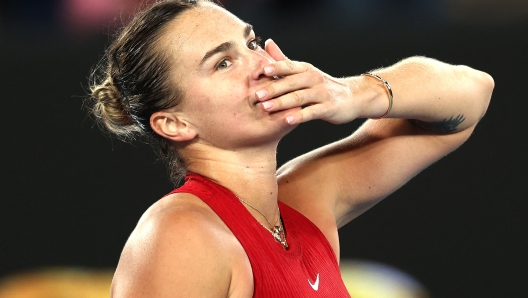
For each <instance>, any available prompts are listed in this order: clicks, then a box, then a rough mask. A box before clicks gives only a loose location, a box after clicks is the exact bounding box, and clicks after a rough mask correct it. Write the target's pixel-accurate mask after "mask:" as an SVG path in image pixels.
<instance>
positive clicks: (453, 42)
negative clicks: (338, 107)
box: [0, 0, 528, 297]
mask: <svg viewBox="0 0 528 298" xmlns="http://www.w3.org/2000/svg"><path fill="white" fill-rule="evenodd" d="M75 1H77V2H79V3H80V2H82V1H83V0H75ZM75 1H73V0H72V1H66V0H65V1H23V2H22V1H5V2H2V3H0V103H1V115H2V116H1V117H0V127H1V129H2V135H1V136H2V137H1V149H2V151H1V152H2V154H1V155H0V162H1V164H0V185H1V187H0V278H1V277H4V276H7V275H10V274H14V273H17V272H23V271H27V270H32V269H35V268H42V267H49V266H76V267H89V268H113V267H115V266H116V264H117V261H118V258H119V254H120V252H121V249H122V247H123V245H124V243H125V241H126V239H127V237H128V235H129V234H130V232H131V231H132V229H133V228H134V226H135V224H136V222H137V220H138V219H139V217H140V216H141V214H142V213H143V211H144V210H145V209H146V208H147V207H148V206H149V205H151V204H152V203H153V202H155V201H156V200H157V199H159V198H160V197H161V196H163V195H164V194H166V193H167V192H169V191H170V190H171V189H172V185H171V184H170V183H169V182H168V179H167V177H166V171H165V169H164V167H163V165H162V164H161V163H160V162H159V161H157V158H156V156H155V155H154V153H153V152H152V150H151V149H150V148H149V146H148V145H145V144H142V143H133V144H126V143H122V142H120V141H118V140H116V139H113V138H110V137H108V136H105V135H104V134H103V133H102V132H101V131H100V130H99V129H98V127H97V126H96V125H94V122H93V121H92V119H90V117H89V116H87V112H86V110H85V109H84V107H83V106H84V98H85V95H86V89H87V84H88V79H87V78H88V76H89V74H90V69H91V68H92V67H93V66H94V64H95V63H96V62H97V61H98V60H99V58H100V57H101V55H102V54H103V52H104V49H105V47H106V46H107V45H108V43H109V40H110V39H111V38H110V37H109V34H108V33H109V32H113V26H114V24H116V23H120V21H119V20H116V19H114V18H113V16H114V15H117V13H116V12H115V11H113V10H110V12H112V13H113V14H110V13H108V11H107V16H106V17H101V18H99V19H97V18H95V19H89V20H88V21H85V22H83V21H82V20H81V18H78V17H77V16H84V15H85V14H84V13H81V14H78V15H76V14H75V10H74V9H73V10H68V7H70V6H68V5H67V3H69V2H71V3H73V2H75ZM96 2H101V1H99V0H98V1H95V0H94V1H93V3H96ZM110 2H112V1H110ZM136 2H137V1H136ZM65 3H66V4H65ZM71 3H70V4H71ZM130 3H131V2H130ZM130 3H129V4H127V5H125V6H123V5H124V4H122V3H121V4H120V5H121V6H117V8H115V7H114V8H113V9H114V10H115V9H121V10H122V11H127V10H126V9H129V10H130V7H132V5H131V4H130ZM224 4H225V5H226V7H227V8H229V9H231V10H232V11H234V12H235V13H236V14H238V15H239V16H240V17H241V18H242V19H244V20H245V21H248V22H251V23H252V24H253V25H254V26H255V28H256V32H257V34H259V35H261V36H262V37H263V38H269V37H272V38H273V39H274V40H275V41H276V42H277V43H278V44H279V45H280V46H281V48H282V49H283V51H284V52H285V53H286V54H287V55H288V56H289V57H290V58H292V59H295V60H303V61H308V62H310V63H312V64H314V65H315V66H317V67H318V68H320V69H322V70H323V71H325V72H327V73H329V74H332V75H334V76H345V75H357V74H360V73H362V72H364V71H366V70H369V69H373V68H377V67H382V66H389V65H391V64H393V63H395V62H397V61H399V60H400V59H402V58H405V57H408V56H412V55H425V56H429V57H434V58H437V59H439V60H442V61H445V62H448V63H453V64H466V65H469V66H471V67H474V68H477V69H480V70H483V71H486V72H488V73H489V74H491V75H492V76H493V77H494V79H495V84H496V87H495V91H494V95H493V97H492V101H491V105H490V107H489V109H488V113H487V115H486V116H485V117H484V119H483V120H482V121H481V123H480V124H479V125H478V127H477V129H476V131H475V133H474V134H473V136H472V138H470V139H469V141H468V142H467V143H466V144H465V145H464V146H462V147H461V148H460V149H458V150H457V151H455V152H454V153H452V154H450V155H449V156H448V157H446V158H445V159H443V160H442V161H440V162H438V163H436V164H434V165H433V166H431V167H430V168H428V169H426V170H424V171H423V173H421V174H420V175H418V176H417V177H416V178H414V179H413V180H412V181H411V182H409V183H408V184H407V185H405V186H404V187H403V188H402V189H400V190H399V191H397V192H396V193H394V194H393V195H391V196H390V197H389V198H388V199H386V200H385V201H383V202H382V203H380V204H378V205H377V206H376V207H374V208H373V209H372V210H370V211H369V212H367V213H365V214H364V215H362V216H360V217H359V218H358V219H356V220H354V221H353V222H351V223H350V224H349V225H348V226H346V227H344V228H343V229H341V231H340V235H341V241H342V257H343V258H354V259H366V260H371V261H376V262H381V263H385V264H389V265H391V266H395V267H397V268H400V269H402V270H404V271H406V272H408V273H410V274H411V275H413V276H415V277H416V278H417V279H418V280H419V281H420V282H421V283H423V284H424V285H425V287H426V288H427V289H428V290H429V291H430V293H431V295H432V297H527V295H528V286H527V280H528V274H527V273H526V271H527V270H528V257H527V254H528V253H527V252H528V237H527V236H528V221H527V219H526V217H527V214H528V202H527V199H528V186H527V184H528V179H527V177H528V175H527V174H528V171H527V168H528V164H527V158H526V154H527V153H528V150H527V149H528V145H527V143H528V138H527V132H528V125H527V120H526V115H527V114H528V91H527V90H528V88H527V87H528V86H527V85H528V75H527V74H526V67H527V66H528V9H526V8H528V3H527V2H526V1H514V0H510V1H501V2H498V1H492V0H486V1H470V0H466V1H412V0H407V1H401V2H397V4H396V2H395V1H388V0H386V1H383V0H370V1H359V0H358V1H344V0H341V1H339V0H333V1H316V0H310V1H264V0H260V1H254V2H251V1H234V0H232V1H224ZM65 7H66V8H65ZM123 7H124V8H123ZM69 9H72V8H71V7H70V8H69ZM116 11H117V10H116ZM81 12H83V10H81ZM77 13H78V12H77ZM86 15H88V14H86ZM108 15H111V17H108ZM123 15H124V17H123V18H125V19H126V14H123ZM425 79H427V78H425ZM360 124H361V121H359V120H358V121H354V122H352V123H350V124H347V125H341V126H335V125H331V124H326V123H323V122H313V123H308V124H305V125H302V126H301V127H299V128H298V129H297V130H296V131H294V132H293V133H292V134H291V135H290V136H288V137H286V138H285V139H284V140H283V141H282V143H281V145H280V147H279V153H278V161H279V165H280V164H283V163H284V162H285V161H287V160H289V159H291V158H293V157H295V156H297V155H299V154H302V153H304V152H307V151H309V150H311V149H313V148H316V147H318V146H321V145H323V144H326V143H328V142H331V141H334V140H337V139H339V138H342V137H344V136H346V135H347V134H350V133H351V132H352V131H353V130H354V129H355V128H356V127H357V126H358V125H360Z"/></svg>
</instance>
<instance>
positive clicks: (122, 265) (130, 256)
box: [112, 193, 243, 297]
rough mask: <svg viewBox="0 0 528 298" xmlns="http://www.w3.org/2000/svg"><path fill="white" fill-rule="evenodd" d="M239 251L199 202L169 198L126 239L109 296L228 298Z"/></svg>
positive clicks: (188, 197)
mask: <svg viewBox="0 0 528 298" xmlns="http://www.w3.org/2000/svg"><path fill="white" fill-rule="evenodd" d="M241 249H242V247H241V246H240V244H239V243H238V241H237V240H236V238H235V237H234V236H233V234H232V233H231V232H230V230H229V229H228V228H227V227H226V226H225V224H224V223H223V222H222V220H221V219H220V218H219V217H218V216H217V215H216V214H215V213H214V212H213V211H212V210H211V209H210V208H209V207H208V206H207V205H206V204H205V203H204V202H203V201H201V200H200V199H199V198H197V197H195V196H194V195H191V194H187V193H178V194H173V195H170V196H167V197H165V198H163V199H161V200H159V201H158V202H156V203H155V204H154V205H152V206H151V207H150V208H149V209H148V210H147V211H146V212H145V214H144V215H143V216H142V217H141V219H140V220H139V222H138V225H137V227H136V228H135V230H134V231H133V232H132V234H131V235H130V238H129V239H128V241H127V243H126V245H125V247H124V249H123V252H122V254H121V258H120V260H119V264H118V267H117V270H116V273H115V276H114V280H113V282H112V297H227V296H229V295H230V294H229V293H230V288H231V280H232V275H233V274H234V273H235V274H236V272H237V271H238V269H237V268H238V266H239V265H237V261H238V260H240V250H241ZM242 253H243V249H242Z"/></svg>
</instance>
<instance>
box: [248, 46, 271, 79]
mask: <svg viewBox="0 0 528 298" xmlns="http://www.w3.org/2000/svg"><path fill="white" fill-rule="evenodd" d="M272 62H275V61H274V60H273V58H271V57H270V55H269V54H268V53H267V52H266V51H264V50H257V51H252V54H251V55H250V65H251V68H250V69H251V70H252V71H251V79H253V80H259V79H262V78H265V77H266V75H265V74H264V66H266V65H268V64H270V63H272Z"/></svg>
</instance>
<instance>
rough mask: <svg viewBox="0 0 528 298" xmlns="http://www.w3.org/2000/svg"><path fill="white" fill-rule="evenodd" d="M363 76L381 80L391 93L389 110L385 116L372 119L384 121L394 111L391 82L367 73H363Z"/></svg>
mask: <svg viewBox="0 0 528 298" xmlns="http://www.w3.org/2000/svg"><path fill="white" fill-rule="evenodd" d="M361 75H362V76H370V77H373V78H376V79H378V80H380V81H381V82H382V83H383V85H385V88H387V90H388V91H389V108H388V109H387V111H386V112H385V114H383V115H381V116H380V117H377V118H371V119H383V118H385V117H386V116H387V115H388V114H389V113H390V111H391V110H392V102H393V99H394V97H393V95H392V88H391V85H390V84H389V82H387V81H385V80H384V79H382V78H381V77H380V76H378V75H377V74H373V73H370V72H366V73H362V74H361Z"/></svg>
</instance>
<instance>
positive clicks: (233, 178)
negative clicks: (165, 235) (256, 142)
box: [180, 146, 278, 226]
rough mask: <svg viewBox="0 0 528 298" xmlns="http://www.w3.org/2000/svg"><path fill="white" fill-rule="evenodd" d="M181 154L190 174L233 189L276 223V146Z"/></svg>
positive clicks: (259, 217) (200, 149)
mask: <svg viewBox="0 0 528 298" xmlns="http://www.w3.org/2000/svg"><path fill="white" fill-rule="evenodd" d="M180 152H181V153H182V155H183V156H185V159H186V163H187V165H188V167H187V169H188V170H189V171H192V172H195V173H197V174H200V175H202V176H205V177H207V178H209V179H211V180H212V181H214V182H215V183H217V184H219V185H222V186H223V187H225V188H227V189H229V190H230V191H232V192H233V193H234V194H235V195H236V196H237V197H239V198H240V199H243V200H244V201H246V202H248V203H250V204H251V205H253V206H254V207H255V208H257V209H258V210H259V211H260V212H262V213H263V214H264V215H265V216H266V217H267V219H268V220H269V221H270V222H272V223H275V221H276V220H277V200H278V186H277V178H276V176H275V174H276V169H277V161H276V146H270V147H266V148H263V147H259V148H247V149H237V150H224V149H219V148H211V147H207V146H195V147H194V148H185V149H184V150H180ZM246 209H248V211H249V212H250V213H251V214H253V216H254V217H255V218H256V219H257V220H258V221H259V222H261V223H263V224H266V226H268V224H267V222H266V220H265V219H264V218H262V215H260V214H259V213H258V212H256V211H255V210H253V209H251V208H249V207H248V206H246Z"/></svg>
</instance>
